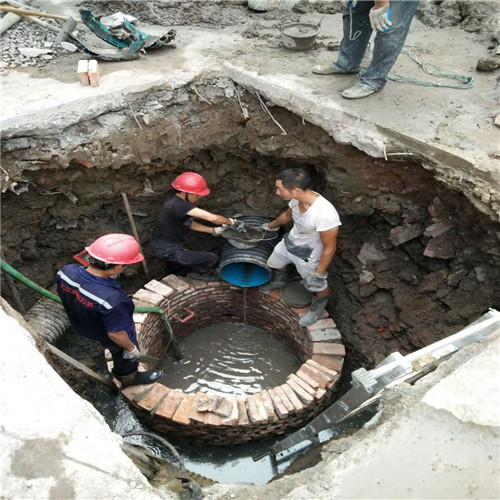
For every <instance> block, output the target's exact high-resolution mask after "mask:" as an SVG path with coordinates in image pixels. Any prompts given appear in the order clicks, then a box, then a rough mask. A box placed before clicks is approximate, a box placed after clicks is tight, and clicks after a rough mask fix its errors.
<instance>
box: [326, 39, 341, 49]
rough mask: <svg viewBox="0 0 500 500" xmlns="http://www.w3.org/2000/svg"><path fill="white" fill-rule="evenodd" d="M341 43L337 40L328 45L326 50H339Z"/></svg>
mask: <svg viewBox="0 0 500 500" xmlns="http://www.w3.org/2000/svg"><path fill="white" fill-rule="evenodd" d="M339 47H340V42H339V41H338V40H336V41H335V42H328V43H327V45H326V50H339Z"/></svg>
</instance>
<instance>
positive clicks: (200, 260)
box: [164, 248, 219, 272]
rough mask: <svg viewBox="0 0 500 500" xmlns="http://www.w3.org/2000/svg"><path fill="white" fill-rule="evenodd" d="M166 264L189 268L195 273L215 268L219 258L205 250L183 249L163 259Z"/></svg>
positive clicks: (176, 250)
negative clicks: (171, 263) (172, 263)
mask: <svg viewBox="0 0 500 500" xmlns="http://www.w3.org/2000/svg"><path fill="white" fill-rule="evenodd" d="M164 258H165V259H166V260H167V262H174V263H176V264H180V265H181V266H184V267H189V268H191V269H193V270H195V271H202V272H203V271H208V270H209V269H211V268H212V267H215V265H216V264H217V261H218V260H219V257H218V256H217V254H215V253H213V252H207V251H205V250H186V249H184V248H178V249H175V250H174V251H173V252H171V253H170V254H169V255H166V256H165V257H164Z"/></svg>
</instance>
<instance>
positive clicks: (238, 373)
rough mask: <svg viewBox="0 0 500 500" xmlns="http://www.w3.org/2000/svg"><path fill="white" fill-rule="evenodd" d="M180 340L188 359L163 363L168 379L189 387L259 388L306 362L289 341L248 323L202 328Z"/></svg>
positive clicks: (213, 390) (235, 391)
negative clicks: (295, 351)
mask: <svg viewBox="0 0 500 500" xmlns="http://www.w3.org/2000/svg"><path fill="white" fill-rule="evenodd" d="M180 345H181V349H182V352H183V354H184V359H182V360H180V361H173V360H170V359H169V360H165V361H164V362H163V363H162V366H161V368H162V369H163V370H164V373H165V375H164V377H163V379H162V383H163V384H164V385H166V386H167V387H170V388H173V389H181V390H183V391H185V392H189V393H194V392H197V391H202V392H206V393H209V394H218V395H228V394H232V395H239V396H243V395H246V394H253V393H256V392H259V391H260V390H262V389H265V388H267V387H275V386H277V385H281V384H283V383H285V382H286V379H287V376H288V375H289V374H290V373H292V372H295V371H297V370H298V368H299V366H300V362H299V360H298V359H297V358H296V357H295V355H294V353H293V352H292V351H291V350H290V348H289V347H288V346H287V345H286V344H285V343H284V342H282V341H281V340H279V339H277V338H276V337H274V336H273V335H271V334H270V333H267V332H265V331H263V330H261V329H259V328H256V327H253V326H249V325H245V324H243V323H216V324H214V325H211V326H207V327H204V328H201V329H200V330H197V331H196V332H193V333H191V334H189V335H188V336H187V337H186V338H185V339H183V340H182V341H181V342H180Z"/></svg>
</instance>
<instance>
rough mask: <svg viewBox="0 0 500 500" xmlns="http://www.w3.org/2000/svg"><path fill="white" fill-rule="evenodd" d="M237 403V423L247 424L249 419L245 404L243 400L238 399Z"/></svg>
mask: <svg viewBox="0 0 500 500" xmlns="http://www.w3.org/2000/svg"><path fill="white" fill-rule="evenodd" d="M237 403H238V425H241V426H248V425H249V421H248V414H247V407H246V405H245V401H242V400H241V399H238V401H237Z"/></svg>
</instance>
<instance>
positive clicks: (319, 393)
mask: <svg viewBox="0 0 500 500" xmlns="http://www.w3.org/2000/svg"><path fill="white" fill-rule="evenodd" d="M325 394H326V389H318V390H317V391H316V394H315V395H314V399H316V401H318V400H320V399H322V398H323V397H324V395H325Z"/></svg>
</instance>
